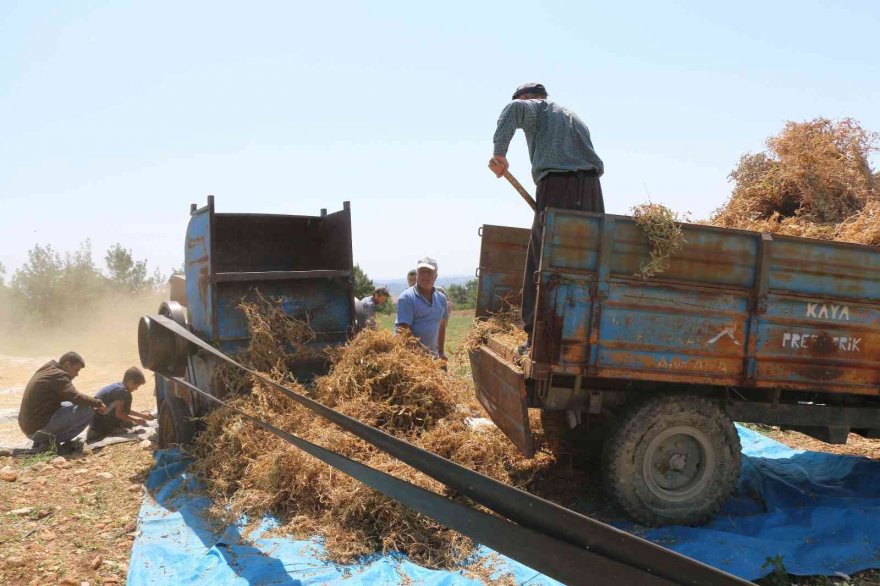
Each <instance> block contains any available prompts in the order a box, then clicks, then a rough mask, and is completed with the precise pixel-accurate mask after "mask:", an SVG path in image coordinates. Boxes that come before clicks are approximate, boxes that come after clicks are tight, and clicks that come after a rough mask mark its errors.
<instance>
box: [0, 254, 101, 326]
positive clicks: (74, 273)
mask: <svg viewBox="0 0 880 586" xmlns="http://www.w3.org/2000/svg"><path fill="white" fill-rule="evenodd" d="M104 286H105V278H104V276H103V275H101V273H100V271H98V269H97V268H96V267H95V264H94V262H93V261H92V247H91V242H89V241H88V240H86V241H85V242H83V243H82V244H80V247H79V248H78V249H77V250H75V251H74V252H72V253H71V252H68V253H66V254H65V255H64V256H63V257H62V256H61V254H59V253H58V252H57V251H56V250H55V249H53V248H52V246H51V245H46V246H40V245H39V244H37V245H36V246H34V248H33V249H32V250H30V251H28V260H27V262H25V264H24V265H22V266H21V267H20V268H19V269H18V270H17V271H15V274H13V276H12V289H13V292H14V294H15V295H16V297H18V298H19V299H20V300H21V301H23V304H22V306H23V307H24V308H25V311H26V312H27V313H29V314H32V315H34V316H36V317H37V318H39V319H41V320H44V321H53V320H55V319H57V318H59V317H60V316H61V315H62V313H63V312H64V311H65V310H66V309H69V308H76V309H82V307H83V306H85V305H87V304H88V303H89V302H91V301H93V300H94V299H95V298H97V296H98V294H99V293H100V292H101V290H102V289H103V288H104Z"/></svg>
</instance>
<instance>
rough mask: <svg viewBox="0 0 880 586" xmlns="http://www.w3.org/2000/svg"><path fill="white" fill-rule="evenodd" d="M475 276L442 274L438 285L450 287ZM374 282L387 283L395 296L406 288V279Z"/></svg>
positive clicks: (376, 281) (377, 282) (389, 290)
mask: <svg viewBox="0 0 880 586" xmlns="http://www.w3.org/2000/svg"><path fill="white" fill-rule="evenodd" d="M474 278H475V277H474V276H473V275H470V276H468V275H449V276H447V275H440V276H439V277H437V283H436V286H437V287H448V286H449V285H464V284H465V283H467V282H468V281H470V280H472V279H474ZM373 283H375V284H376V286H377V287H378V286H379V285H385V286H386V287H388V292H389V293H391V294H392V295H393V296H395V297H397V296H398V295H400V293H401V292H402V291H403V290H404V289H406V279H373Z"/></svg>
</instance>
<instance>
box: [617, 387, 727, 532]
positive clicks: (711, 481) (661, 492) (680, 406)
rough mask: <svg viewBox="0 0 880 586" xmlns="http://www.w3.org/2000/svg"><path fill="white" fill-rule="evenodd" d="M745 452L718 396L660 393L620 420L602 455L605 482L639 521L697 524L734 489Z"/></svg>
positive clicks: (627, 412)
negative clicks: (716, 398)
mask: <svg viewBox="0 0 880 586" xmlns="http://www.w3.org/2000/svg"><path fill="white" fill-rule="evenodd" d="M740 451H741V446H740V442H739V435H738V434H737V432H736V428H735V427H734V425H733V422H732V421H731V419H730V417H728V416H727V414H726V413H725V412H724V411H723V409H722V408H721V406H720V405H719V404H718V403H717V402H716V401H712V400H710V399H706V398H703V397H698V396H695V395H672V396H670V395H660V396H655V397H652V398H650V399H648V400H646V401H643V402H640V403H637V404H635V405H633V406H632V407H630V408H629V409H628V410H626V411H624V412H623V413H622V414H621V415H620V417H619V418H618V419H617V421H616V423H615V425H614V427H613V429H612V431H611V432H610V434H609V436H608V439H607V441H606V442H605V448H604V451H603V454H602V460H603V461H602V469H603V473H604V482H605V488H606V490H607V492H608V494H609V496H610V497H611V498H612V499H614V500H615V501H616V502H617V503H618V504H619V505H620V506H621V507H622V508H623V509H624V510H625V511H626V512H627V513H628V514H629V515H630V516H631V517H632V518H633V519H634V520H636V521H637V522H639V523H642V524H645V525H651V526H657V525H670V524H675V525H698V524H701V523H705V522H706V521H708V520H709V519H710V518H711V517H712V515H714V514H715V513H716V512H717V511H718V509H719V508H721V505H723V504H724V502H725V501H726V500H727V499H728V498H729V497H730V494H731V493H732V492H733V489H734V488H735V486H736V481H737V479H738V478H739V472H740V466H741V454H740Z"/></svg>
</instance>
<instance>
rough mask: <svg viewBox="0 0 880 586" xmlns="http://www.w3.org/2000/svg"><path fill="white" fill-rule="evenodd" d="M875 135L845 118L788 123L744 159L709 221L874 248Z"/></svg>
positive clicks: (878, 185) (878, 237)
mask: <svg viewBox="0 0 880 586" xmlns="http://www.w3.org/2000/svg"><path fill="white" fill-rule="evenodd" d="M878 140H880V136H878V134H877V133H875V132H868V131H866V130H864V129H863V128H861V127H860V126H859V125H858V123H857V122H855V121H854V120H852V119H849V118H845V119H843V120H839V121H831V120H828V119H826V118H817V119H815V120H811V121H807V122H788V123H787V124H786V125H785V128H784V129H783V131H782V132H781V133H780V134H779V135H777V136H774V137H772V138H770V139H769V140H768V141H767V150H766V151H764V152H761V153H757V154H747V155H744V156H743V157H742V158H741V159H740V162H739V165H738V166H737V168H736V169H734V170H733V172H731V174H730V180H731V181H733V182H734V189H733V193H732V194H731V197H730V199H729V200H728V201H727V203H726V204H725V205H724V206H723V207H722V208H720V209H719V210H717V211H716V212H715V214H714V216H713V217H712V218H711V219H710V220H709V223H710V224H713V225H715V226H721V227H725V228H741V229H746V230H755V231H759V232H772V233H777V234H786V235H791V236H802V237H807V238H822V239H826V240H839V241H843V242H855V243H858V244H872V245H875V246H876V245H880V223H878V219H880V176H878V174H877V173H875V172H874V171H873V170H872V169H871V165H870V155H871V153H872V152H876V151H877V150H878Z"/></svg>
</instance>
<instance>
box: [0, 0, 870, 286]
mask: <svg viewBox="0 0 880 586" xmlns="http://www.w3.org/2000/svg"><path fill="white" fill-rule="evenodd" d="M878 31H880V3H878V2H876V1H873V0H864V1H857V0H853V1H850V2H811V1H800V2H767V1H766V0H765V1H762V2H734V3H732V2H726V3H723V4H722V3H713V2H705V1H694V2H607V1H605V2H593V1H584V2H578V3H574V2H534V1H533V2H523V3H521V2H513V1H506V2H503V3H483V2H474V1H470V2H464V3H458V2H436V3H425V2H399V3H391V2H369V3H368V2H364V3H338V2H309V3H304V2H301V3H294V2H246V3H245V2H220V1H213V0H212V1H211V2H195V1H194V2H155V1H151V2H145V1H144V2H116V1H103V2H102V1H95V2H86V1H81V2H42V1H41V2H32V1H22V2H14V1H12V2H11V1H10V0H5V1H3V2H0V238H2V246H0V262H2V263H3V264H5V265H6V267H7V269H8V270H9V272H12V269H14V268H15V267H17V266H19V265H20V264H21V263H22V262H23V261H24V259H25V258H26V252H27V250H28V249H30V248H31V247H33V245H34V244H37V243H40V244H52V245H53V246H55V247H56V248H57V249H59V250H62V251H63V250H70V249H73V248H74V247H76V245H77V244H78V243H79V242H80V241H82V240H84V239H86V238H90V239H91V241H92V244H93V248H94V250H95V257H96V260H98V261H99V262H100V261H101V259H102V257H103V252H104V251H105V250H106V249H107V248H108V247H109V246H110V245H112V244H113V243H115V242H121V243H123V244H124V245H125V246H127V247H130V248H132V249H133V251H134V254H135V256H136V257H138V258H147V259H148V260H149V262H150V265H151V266H156V265H158V266H159V267H161V268H162V269H163V270H164V271H166V272H167V271H168V269H170V268H171V267H172V266H177V265H180V264H181V262H182V259H183V233H184V228H185V225H186V221H187V219H188V207H189V204H190V202H199V203H200V204H201V203H204V201H205V195H206V194H208V193H213V194H215V195H216V196H217V207H218V210H219V211H242V212H243V211H252V212H274V213H295V214H317V213H318V210H319V209H320V208H322V207H326V208H330V209H331V210H333V209H338V208H339V207H341V204H342V201H343V200H350V201H351V205H352V211H353V218H354V256H355V260H356V261H357V262H359V263H360V264H361V266H362V267H363V268H364V269H365V270H366V271H367V272H368V273H369V274H370V275H371V276H373V277H375V278H377V280H381V279H382V278H392V277H400V276H402V275H403V274H404V273H405V272H406V271H407V269H409V268H410V267H411V266H412V265H413V262H414V261H415V259H416V258H417V257H419V256H421V255H424V254H430V255H432V256H434V257H436V258H437V259H438V260H439V263H440V272H441V274H447V275H449V274H467V273H472V271H473V270H474V267H475V266H476V265H477V262H478V253H479V239H478V237H477V228H478V226H480V225H481V224H502V225H512V226H523V227H526V226H528V225H529V224H530V212H529V210H528V209H527V208H526V206H525V205H524V204H523V202H522V201H521V200H520V199H519V196H517V195H516V193H515V192H514V191H513V190H512V189H511V187H510V186H509V185H507V184H506V182H504V181H503V180H496V179H495V177H494V175H492V174H491V173H490V172H489V171H488V169H487V168H486V163H487V161H488V158H489V156H490V155H491V139H492V133H493V131H494V127H495V121H496V120H497V116H498V113H499V112H500V110H501V108H502V107H503V106H504V104H505V103H506V102H507V100H508V99H509V97H510V94H511V93H512V90H513V89H514V88H515V87H516V86H517V85H518V84H520V83H522V82H524V81H531V80H535V81H540V82H542V83H544V84H545V85H546V86H547V88H548V91H549V92H550V94H551V98H552V99H555V100H557V101H558V102H560V103H563V104H565V105H567V106H568V107H570V108H571V109H573V110H574V111H576V112H578V114H579V115H580V116H581V118H582V119H583V120H584V121H585V122H586V123H587V124H588V125H589V127H590V129H591V132H592V134H593V139H594V144H595V146H596V149H597V151H598V153H599V155H600V156H601V157H602V158H603V159H604V161H605V166H606V174H605V176H604V177H603V189H604V191H605V201H606V207H607V209H608V211H610V212H615V213H626V212H627V211H628V210H629V209H630V208H631V207H632V206H633V205H636V204H639V203H642V202H644V201H645V200H646V199H647V197H648V196H647V193H650V197H651V199H652V200H653V201H655V202H660V203H663V204H666V205H668V206H670V207H672V208H673V209H676V210H679V211H690V212H692V213H693V214H694V217H697V218H699V217H705V216H707V215H708V214H709V213H710V212H711V211H712V210H713V209H714V208H716V207H718V206H719V205H721V204H722V203H723V202H724V201H725V199H726V197H727V196H728V195H729V192H730V186H729V184H728V183H727V179H726V177H727V174H728V173H729V172H730V170H731V169H732V168H733V167H734V166H735V164H736V162H737V160H738V159H739V157H740V155H741V154H743V153H745V152H747V151H755V150H759V149H761V148H762V145H763V141H764V140H765V139H766V138H767V137H768V136H769V135H772V134H775V133H776V132H778V131H779V130H780V128H781V127H782V125H783V124H784V122H785V121H786V120H805V119H809V118H813V117H816V116H826V117H831V118H838V117H844V116H851V117H854V118H856V119H857V120H859V121H861V122H862V124H863V125H864V126H865V127H866V128H868V129H871V130H880V51H878V44H877V35H878ZM509 158H510V160H511V164H512V169H511V170H512V171H513V172H514V174H515V175H517V176H518V177H519V178H520V180H521V181H522V182H523V183H524V184H525V185H526V186H527V187H528V188H529V189H530V190H532V191H533V190H534V186H533V184H532V182H531V180H530V174H529V162H528V156H527V153H526V150H525V142H524V140H523V139H522V137H521V135H518V137H517V138H516V139H515V141H514V144H513V145H512V147H511V153H510V157H509Z"/></svg>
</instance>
